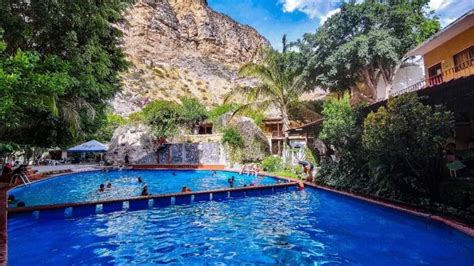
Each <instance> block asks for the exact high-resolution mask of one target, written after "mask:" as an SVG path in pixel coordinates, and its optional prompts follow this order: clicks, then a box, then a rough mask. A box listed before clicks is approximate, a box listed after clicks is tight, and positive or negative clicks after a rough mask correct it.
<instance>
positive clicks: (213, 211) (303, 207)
mask: <svg viewBox="0 0 474 266" xmlns="http://www.w3.org/2000/svg"><path fill="white" fill-rule="evenodd" d="M8 230H9V232H8V233H9V245H8V252H9V254H8V256H9V264H10V265H38V264H47V265H70V264H75V265H90V264H96V265H98V264H102V265H107V264H117V265H130V264H140V265H141V264H178V265H182V264H184V265H201V264H211V265H214V264H220V265H222V264H231V265H241V264H245V265H261V264H279V265H323V264H328V265H340V264H344V265H346V264H350V265H420V264H431V265H456V266H458V265H466V266H471V265H473V263H474V238H470V237H469V236H467V235H464V234H462V233H460V232H458V231H456V230H454V229H452V228H450V227H447V226H444V225H442V224H440V223H437V222H434V221H431V220H428V219H422V218H419V217H416V216H412V215H408V214H405V213H402V212H398V211H394V210H391V209H387V208H384V207H380V206H377V205H373V204H370V203H366V202H362V201H359V200H356V199H352V198H348V197H345V196H341V195H338V194H334V193H331V192H326V191H321V190H316V189H312V188H307V189H305V190H304V191H299V192H288V193H282V194H275V195H270V196H261V197H247V198H240V199H229V200H226V201H222V202H214V201H210V202H204V203H193V204H191V205H185V206H170V207H166V208H156V209H149V210H143V211H133V212H126V211H123V212H116V213H111V214H100V215H94V216H90V217H85V218H70V219H55V220H52V219H51V220H48V219H40V220H35V219H33V218H20V217H14V218H10V219H9V221H8Z"/></svg>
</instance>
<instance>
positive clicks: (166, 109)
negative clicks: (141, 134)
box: [143, 100, 183, 138]
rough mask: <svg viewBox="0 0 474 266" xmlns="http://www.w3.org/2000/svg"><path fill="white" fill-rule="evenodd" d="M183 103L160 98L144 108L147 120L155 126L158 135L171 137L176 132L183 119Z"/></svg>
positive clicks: (155, 132)
mask: <svg viewBox="0 0 474 266" xmlns="http://www.w3.org/2000/svg"><path fill="white" fill-rule="evenodd" d="M182 113H183V109H182V107H181V105H179V104H177V103H176V102H172V101H164V100H158V101H154V102H151V103H149V104H147V106H145V108H144V109H143V116H144V118H145V121H146V122H147V123H148V124H150V125H151V126H152V128H153V131H154V134H155V136H156V137H158V138H159V137H165V138H166V137H169V136H171V135H172V134H173V133H175V132H176V130H177V128H178V125H179V124H180V122H181V121H182V119H181V118H182Z"/></svg>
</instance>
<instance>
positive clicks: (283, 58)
mask: <svg viewBox="0 0 474 266" xmlns="http://www.w3.org/2000/svg"><path fill="white" fill-rule="evenodd" d="M284 46H285V47H284V49H283V51H285V52H283V53H280V52H278V51H275V50H273V49H265V50H263V55H264V56H263V62H262V63H260V64H257V63H248V64H246V65H244V66H242V67H241V68H240V70H239V75H240V76H241V77H248V78H255V79H257V80H259V83H258V84H257V85H256V86H247V87H238V88H236V89H234V90H233V91H232V92H230V93H229V95H228V96H227V97H226V101H229V99H231V98H232V97H236V96H237V97H242V95H243V96H244V97H245V98H246V104H244V105H242V106H241V107H240V108H239V109H238V110H237V111H236V112H235V113H238V112H240V111H242V110H243V109H259V110H266V109H267V108H268V107H270V106H273V107H276V108H277V109H278V110H279V111H280V113H281V116H282V122H283V131H284V133H285V137H286V138H287V137H288V133H287V132H286V131H287V130H288V129H289V128H290V114H289V111H290V109H293V108H299V109H301V108H304V109H307V108H305V106H304V103H302V102H301V101H300V96H301V94H302V93H303V92H305V91H307V90H309V89H310V87H309V84H308V82H306V80H305V78H304V77H303V75H302V73H303V69H304V64H303V62H302V61H301V56H300V55H299V54H298V53H296V52H291V51H287V47H286V42H285V41H284Z"/></svg>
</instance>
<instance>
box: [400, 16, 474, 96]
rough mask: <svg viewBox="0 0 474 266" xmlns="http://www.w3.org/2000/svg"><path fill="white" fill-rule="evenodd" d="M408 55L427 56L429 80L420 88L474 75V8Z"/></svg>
mask: <svg viewBox="0 0 474 266" xmlns="http://www.w3.org/2000/svg"><path fill="white" fill-rule="evenodd" d="M407 55H408V56H420V55H421V56H423V60H424V67H425V80H424V81H423V83H424V84H419V86H418V88H417V89H419V88H421V87H427V86H433V85H438V84H441V83H444V82H447V81H450V80H453V79H457V78H460V77H466V76H470V75H474V9H471V10H470V11H469V12H467V13H466V14H464V15H463V16H461V17H460V18H458V19H457V20H456V21H454V22H452V23H451V24H449V25H448V26H446V27H445V28H444V29H442V30H441V31H439V32H438V33H436V34H435V35H433V36H432V37H431V38H429V39H428V40H426V41H425V42H423V43H422V44H420V45H419V46H417V47H416V48H414V49H413V50H411V51H410V52H408V54H407Z"/></svg>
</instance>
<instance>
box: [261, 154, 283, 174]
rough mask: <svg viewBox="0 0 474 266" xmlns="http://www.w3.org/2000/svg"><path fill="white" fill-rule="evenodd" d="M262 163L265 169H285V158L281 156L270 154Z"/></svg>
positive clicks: (274, 170) (271, 170)
mask: <svg viewBox="0 0 474 266" xmlns="http://www.w3.org/2000/svg"><path fill="white" fill-rule="evenodd" d="M261 165H262V168H263V170H264V171H267V172H277V171H281V170H282V169H283V160H282V159H281V157H280V156H274V155H270V156H268V157H267V158H265V159H264V160H263V161H262V163H261Z"/></svg>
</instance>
